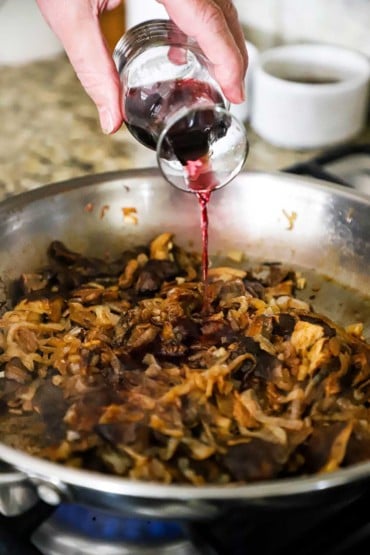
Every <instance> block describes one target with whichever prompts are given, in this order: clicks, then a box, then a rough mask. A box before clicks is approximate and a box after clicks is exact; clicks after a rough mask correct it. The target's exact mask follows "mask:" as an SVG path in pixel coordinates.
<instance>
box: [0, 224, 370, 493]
mask: <svg viewBox="0 0 370 555" xmlns="http://www.w3.org/2000/svg"><path fill="white" fill-rule="evenodd" d="M48 257H49V264H48V266H47V267H46V268H44V269H42V270H41V271H40V272H36V273H32V274H31V273H30V274H26V275H23V276H21V278H20V279H19V281H18V283H17V284H16V287H15V290H16V291H17V294H18V297H17V300H16V302H15V304H14V307H13V308H12V309H10V310H7V311H6V312H4V313H3V314H2V316H1V319H0V347H1V355H0V364H1V372H2V373H1V378H0V381H1V392H0V395H1V401H0V403H1V405H0V406H1V409H2V410H1V418H0V431H1V434H2V440H3V441H4V442H6V443H8V444H10V445H12V446H15V447H17V448H21V449H23V450H25V451H27V452H29V453H31V454H34V455H37V456H40V457H44V458H47V459H49V460H52V461H57V462H60V463H63V464H66V465H69V466H76V467H83V468H90V469H95V470H99V471H102V472H108V473H113V474H117V475H120V476H125V477H129V478H132V479H138V480H154V481H159V482H163V483H171V482H176V483H184V482H188V483H189V482H190V483H192V484H194V485H202V484H205V483H217V484H227V483H230V482H235V481H237V482H251V481H255V480H263V479H272V478H277V477H284V476H296V475H302V474H307V473H310V474H311V473H316V472H327V471H332V470H335V469H337V468H339V467H342V466H348V465H351V464H354V463H357V462H360V461H364V460H369V459H370V426H369V421H370V420H369V416H370V415H369V393H370V346H369V344H367V343H366V342H365V341H364V340H363V338H362V337H361V331H362V330H361V326H360V325H359V324H356V325H353V326H350V327H349V328H347V329H344V328H342V327H340V326H338V325H336V324H335V323H334V322H332V321H331V320H329V319H328V318H326V317H325V316H322V315H319V314H316V313H314V312H313V310H312V308H311V307H310V306H309V305H308V304H307V303H305V302H303V301H301V300H299V299H298V298H296V296H295V293H296V290H297V288H301V287H302V285H303V281H304V280H303V278H302V277H301V276H300V275H298V274H297V273H296V272H294V271H291V270H289V269H286V268H284V267H283V266H282V265H280V264H265V265H260V266H259V267H258V268H254V269H250V270H244V269H241V268H240V265H238V267H237V268H233V267H231V266H230V267H229V266H221V267H214V268H211V269H210V271H209V286H208V288H207V296H208V303H209V307H210V310H209V312H208V313H207V314H205V313H204V312H202V305H203V290H204V287H203V284H202V282H201V281H200V280H199V271H200V258H199V256H198V255H196V254H193V253H189V252H186V251H185V250H183V249H181V248H180V247H178V246H177V245H176V244H174V243H173V236H172V235H171V233H163V234H162V235H160V236H158V237H155V238H154V239H153V241H152V242H151V243H150V244H149V245H146V246H145V245H144V246H142V247H138V248H136V249H132V250H129V251H125V252H123V253H122V255H121V256H120V257H118V258H117V259H116V260H114V261H112V262H107V261H103V260H99V259H96V258H88V257H85V256H82V255H80V254H79V253H74V252H72V251H69V250H68V249H67V248H66V247H65V246H64V245H63V244H62V243H60V242H53V243H52V244H51V245H50V247H49V250H48Z"/></svg>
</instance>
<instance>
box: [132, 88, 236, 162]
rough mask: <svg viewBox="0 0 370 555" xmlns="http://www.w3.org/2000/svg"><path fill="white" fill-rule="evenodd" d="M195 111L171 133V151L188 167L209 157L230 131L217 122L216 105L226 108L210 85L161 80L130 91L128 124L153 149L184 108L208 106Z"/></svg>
mask: <svg viewBox="0 0 370 555" xmlns="http://www.w3.org/2000/svg"><path fill="white" fill-rule="evenodd" d="M207 105H209V106H210V109H209V110H207V109H206V108H204V109H202V110H199V112H195V113H194V112H193V113H192V116H191V117H187V116H184V117H182V118H180V119H179V120H178V121H177V122H176V123H175V124H174V125H173V126H172V127H171V128H170V130H169V133H168V136H167V141H166V143H167V150H166V144H164V150H163V156H164V157H165V158H169V157H170V155H171V154H172V152H174V153H175V155H176V157H177V158H178V160H180V162H181V163H182V164H183V165H184V166H185V165H186V164H187V162H188V161H189V160H198V159H199V158H202V157H203V156H205V155H207V154H208V152H209V148H210V146H211V144H212V143H213V142H214V141H215V140H216V139H218V138H220V137H223V136H224V135H225V134H226V132H227V128H226V125H225V123H224V122H223V121H216V119H215V114H214V111H213V109H212V106H214V105H219V106H222V107H224V101H223V99H222V96H221V95H220V93H219V92H218V91H217V90H215V89H214V88H213V87H212V86H211V85H210V84H209V83H205V82H203V81H197V80H195V79H175V80H171V81H159V82H157V83H153V84H150V85H147V86H140V87H131V88H129V89H128V91H127V94H126V98H125V105H124V114H125V123H126V126H127V128H128V129H129V131H130V132H131V134H132V135H133V136H134V137H135V138H136V139H137V140H138V141H139V142H140V143H142V144H143V145H145V146H146V147H148V148H151V149H153V150H155V149H156V147H157V141H158V139H159V135H160V133H161V131H162V129H163V127H164V125H165V120H166V118H168V116H169V115H173V114H175V113H176V112H177V111H178V110H179V109H181V108H183V107H191V106H196V107H206V106H207Z"/></svg>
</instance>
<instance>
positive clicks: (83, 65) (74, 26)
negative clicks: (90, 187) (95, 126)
mask: <svg viewBox="0 0 370 555" xmlns="http://www.w3.org/2000/svg"><path fill="white" fill-rule="evenodd" d="M37 3H38V5H39V7H40V9H41V11H42V13H43V15H44V17H45V18H46V20H47V21H48V23H49V25H50V27H51V28H52V29H53V31H54V32H55V33H56V35H57V36H58V37H59V39H60V41H61V42H62V44H63V46H64V49H65V51H66V53H67V56H68V58H69V60H70V62H71V64H72V66H73V67H74V69H75V71H76V74H77V76H78V78H79V80H80V81H81V84H82V86H83V87H84V89H85V90H86V92H87V94H88V95H89V96H90V98H91V99H92V100H93V102H94V103H95V104H96V107H97V109H98V112H99V118H100V124H101V127H102V129H103V131H104V132H105V133H113V132H114V131H117V129H119V127H120V126H121V124H122V120H123V118H122V111H121V103H120V97H121V94H120V90H121V86H120V80H119V76H118V74H117V70H116V68H115V65H114V63H113V60H112V57H111V55H110V54H109V51H108V49H107V46H106V43H105V40H104V37H103V35H102V33H101V30H100V26H99V18H98V12H97V10H95V11H94V9H93V8H92V6H91V4H92V3H90V2H86V0H74V1H73V2H65V1H64V0H37Z"/></svg>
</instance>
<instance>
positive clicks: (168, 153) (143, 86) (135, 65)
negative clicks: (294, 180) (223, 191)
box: [113, 20, 248, 192]
mask: <svg viewBox="0 0 370 555" xmlns="http://www.w3.org/2000/svg"><path fill="white" fill-rule="evenodd" d="M113 59H114V61H115V64H116V67H117V70H118V72H119V75H120V79H121V82H122V87H123V100H122V102H123V106H122V108H123V115H124V120H125V123H126V126H127V128H128V129H129V131H130V132H131V133H132V135H133V136H134V137H135V138H136V139H137V140H138V141H139V142H140V143H142V144H143V145H145V146H146V147H148V148H151V149H153V150H156V153H157V161H158V165H159V167H160V169H161V171H162V174H163V175H164V177H165V178H166V179H167V181H169V182H170V183H171V184H172V185H175V186H176V187H178V188H180V189H182V190H185V191H191V192H197V191H198V192H199V191H210V190H214V189H217V188H219V187H222V186H223V185H226V184H227V183H228V182H229V181H231V180H232V179H233V177H235V175H236V174H237V173H238V172H239V171H240V169H241V168H242V166H243V163H244V161H245V158H246V156H247V153H248V140H247V135H246V130H245V127H244V125H243V124H242V123H241V122H239V121H238V120H237V119H236V118H235V117H234V116H232V115H231V114H230V112H229V111H228V107H229V105H228V102H227V100H226V99H225V97H224V95H223V93H222V90H221V88H220V86H219V85H218V83H217V81H216V80H215V78H214V77H213V68H212V64H211V63H210V62H209V60H208V59H207V58H206V56H205V55H204V54H203V52H202V51H201V49H200V47H199V46H198V44H197V43H196V42H195V41H194V40H193V39H191V38H190V37H187V36H186V35H185V34H184V33H182V32H181V31H180V30H179V29H178V27H176V25H175V24H174V23H173V22H171V21H168V20H151V21H146V22H144V23H140V24H139V25H137V26H135V27H133V28H131V29H129V30H128V31H127V33H126V34H125V35H124V36H123V37H122V38H121V40H120V41H119V42H118V44H117V46H116V48H115V50H114V54H113Z"/></svg>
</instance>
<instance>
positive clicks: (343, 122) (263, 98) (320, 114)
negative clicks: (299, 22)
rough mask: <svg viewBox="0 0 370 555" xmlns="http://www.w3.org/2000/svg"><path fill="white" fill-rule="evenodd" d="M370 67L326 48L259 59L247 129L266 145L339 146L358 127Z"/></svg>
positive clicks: (289, 49) (285, 50)
mask: <svg viewBox="0 0 370 555" xmlns="http://www.w3.org/2000/svg"><path fill="white" fill-rule="evenodd" d="M369 76H370V63H369V60H368V59H367V58H366V56H364V55H362V54H360V53H357V52H355V51H352V50H348V49H346V48H342V47H338V46H332V45H328V44H295V45H287V46H282V47H279V48H273V49H270V50H267V51H266V52H264V53H263V54H261V55H260V56H259V62H258V64H257V67H256V68H255V70H254V76H253V81H254V83H253V87H254V92H253V98H252V117H251V124H252V127H253V128H254V130H255V131H256V132H257V133H258V134H259V135H260V136H261V137H262V138H263V139H265V140H266V141H268V142H270V143H272V144H274V145H276V146H280V147H283V148H292V149H310V148H320V147H325V146H330V145H334V144H337V143H341V142H344V141H346V140H348V139H350V138H352V137H354V136H355V135H357V134H358V133H359V132H360V131H361V129H362V128H363V127H364V125H365V122H366V115H367V108H368V83H369Z"/></svg>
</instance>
